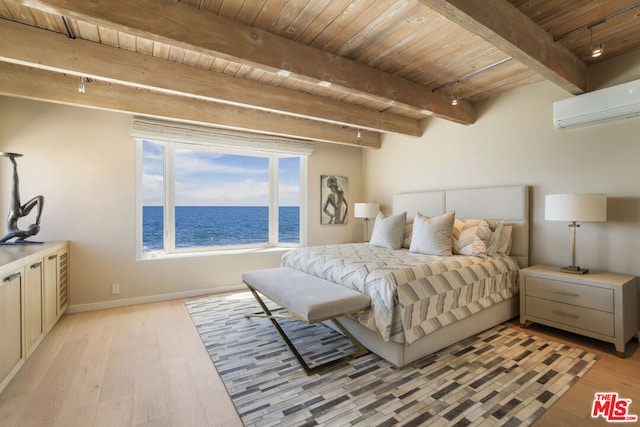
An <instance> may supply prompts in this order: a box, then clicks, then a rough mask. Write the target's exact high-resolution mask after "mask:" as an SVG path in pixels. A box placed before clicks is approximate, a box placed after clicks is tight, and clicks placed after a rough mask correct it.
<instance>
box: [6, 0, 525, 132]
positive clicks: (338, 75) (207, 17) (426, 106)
mask: <svg viewBox="0 0 640 427" xmlns="http://www.w3.org/2000/svg"><path fill="white" fill-rule="evenodd" d="M18 2H19V3H25V4H28V5H29V6H30V7H34V8H38V9H41V10H46V11H53V12H55V13H59V14H62V15H69V16H74V17H76V18H78V19H85V20H91V21H95V22H96V23H99V24H102V25H109V26H112V27H114V28H116V29H119V30H122V31H126V32H130V33H132V34H135V35H138V36H140V37H148V38H151V39H153V40H156V41H159V42H164V43H170V44H172V45H176V46H180V47H184V48H186V49H192V50H195V51H198V52H200V53H202V54H211V55H214V56H221V57H223V58H227V59H230V60H233V61H234V62H239V63H243V64H246V65H250V66H255V67H258V68H265V69H266V70H267V71H278V70H285V71H288V72H291V73H293V74H296V75H298V76H299V77H301V78H307V79H310V80H313V81H326V82H330V83H331V84H334V85H338V86H340V87H342V88H345V89H346V90H349V91H359V92H363V93H366V94H367V95H369V96H372V97H379V98H383V99H389V100H392V102H393V103H398V104H406V105H408V106H411V107H414V108H417V109H420V110H424V111H425V112H431V113H432V114H433V115H435V116H438V117H441V118H444V119H447V120H452V121H455V122H458V123H463V124H471V123H473V122H474V121H475V112H474V109H473V107H472V106H471V104H469V103H466V102H464V101H462V102H460V103H459V104H458V105H457V106H455V107H454V106H452V105H451V104H450V102H449V100H448V98H446V97H444V96H440V95H438V94H434V93H432V92H431V90H429V89H428V88H426V87H424V86H423V85H420V84H416V83H413V82H410V81H408V80H405V79H402V78H399V77H395V76H393V75H389V74H388V73H385V72H382V71H379V70H376V69H374V68H371V67H368V66H366V65H363V64H358V63H356V62H354V61H351V60H348V59H345V58H341V57H339V56H336V55H332V54H330V53H327V52H324V51H321V50H318V49H315V48H312V47H309V46H306V45H302V44H300V43H296V42H294V41H291V40H288V39H285V38H283V37H278V36H276V35H273V34H270V33H268V32H266V31H262V30H259V29H257V28H252V27H248V26H246V25H242V24H238V23H235V22H233V21H230V20H228V19H225V18H221V17H219V16H216V15H213V14H206V13H202V12H201V11H199V10H197V9H194V8H193V7H191V6H188V5H184V4H182V3H177V2H157V1H155V0H137V1H135V2H132V1H129V0H101V1H99V2H78V1H75V0H18ZM513 9H514V10H516V11H517V9H515V8H513ZM518 13H519V12H518ZM151 17H152V18H153V19H150V18H151Z"/></svg>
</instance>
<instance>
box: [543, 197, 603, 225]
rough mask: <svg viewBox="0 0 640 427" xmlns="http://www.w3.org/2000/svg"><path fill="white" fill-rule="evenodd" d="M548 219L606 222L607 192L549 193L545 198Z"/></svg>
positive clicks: (545, 216)
mask: <svg viewBox="0 0 640 427" xmlns="http://www.w3.org/2000/svg"><path fill="white" fill-rule="evenodd" d="M544 219H545V220H547V221H569V222H573V221H575V222H605V221H606V220H607V195H606V194H548V195H546V196H545V200H544Z"/></svg>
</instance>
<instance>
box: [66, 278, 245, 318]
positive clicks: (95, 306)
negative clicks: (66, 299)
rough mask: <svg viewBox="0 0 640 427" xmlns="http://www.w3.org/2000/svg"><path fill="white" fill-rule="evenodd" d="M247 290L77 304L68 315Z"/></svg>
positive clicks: (235, 288) (230, 288) (214, 290)
mask: <svg viewBox="0 0 640 427" xmlns="http://www.w3.org/2000/svg"><path fill="white" fill-rule="evenodd" d="M242 290H247V287H246V286H244V285H242V284H238V285H230V286H222V287H219V288H208V289H197V290H193V291H184V292H172V293H168V294H157V295H148V296H144V297H135V298H126V299H118V300H111V301H102V302H93V303H89V304H76V305H71V306H69V308H67V311H66V313H67V314H71V313H82V312H84V311H93V310H103V309H105V308H115V307H125V306H128V305H137V304H147V303H150V302H158V301H169V300H172V299H183V298H193V297H199V296H203V295H211V294H223V293H226V292H237V291H242Z"/></svg>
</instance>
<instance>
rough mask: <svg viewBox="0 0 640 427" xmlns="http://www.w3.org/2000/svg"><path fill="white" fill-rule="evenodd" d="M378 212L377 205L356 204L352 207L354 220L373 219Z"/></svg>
mask: <svg viewBox="0 0 640 427" xmlns="http://www.w3.org/2000/svg"><path fill="white" fill-rule="evenodd" d="M378 212H380V205H379V204H378V203H356V204H354V205H353V216H354V217H356V218H375V217H376V215H378Z"/></svg>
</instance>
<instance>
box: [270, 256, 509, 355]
mask: <svg viewBox="0 0 640 427" xmlns="http://www.w3.org/2000/svg"><path fill="white" fill-rule="evenodd" d="M281 265H282V266H283V267H291V268H295V269H298V270H301V271H304V272H306V273H309V274H313V275H315V276H318V277H321V278H323V279H326V280H330V281H332V282H335V283H337V284H340V285H342V286H346V287H348V288H351V289H355V290H357V291H360V292H362V293H365V294H367V295H369V297H370V298H371V309H370V310H368V311H366V312H362V313H359V314H357V315H354V316H352V317H353V318H354V319H355V320H356V321H358V322H359V323H361V324H362V325H364V326H366V327H367V328H369V329H371V330H373V331H377V332H378V333H379V334H380V336H381V337H382V338H383V339H384V340H385V341H394V342H400V343H403V342H404V343H407V344H411V343H413V342H414V341H416V340H418V339H420V338H421V337H423V336H426V335H428V334H429V333H430V332H433V331H435V330H436V329H438V328H441V327H443V326H446V325H449V324H451V323H454V322H456V321H457V320H461V319H464V318H465V317H468V316H471V315H472V314H474V313H477V312H479V311H481V310H483V309H485V308H487V307H490V306H492V305H494V304H497V303H499V302H501V301H504V300H506V299H509V298H512V297H514V296H515V295H517V294H518V269H519V267H518V262H517V260H516V259H515V258H511V257H507V256H502V257H489V258H487V259H482V258H479V257H475V256H461V255H456V256H449V257H442V256H430V255H423V254H418V253H412V252H409V251H408V250H406V249H399V250H391V249H385V248H380V247H375V246H369V245H368V244H366V243H359V244H344V245H328V246H312V247H305V248H298V249H295V250H292V251H291V252H288V253H287V254H285V255H284V256H283V257H282V262H281Z"/></svg>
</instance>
